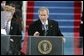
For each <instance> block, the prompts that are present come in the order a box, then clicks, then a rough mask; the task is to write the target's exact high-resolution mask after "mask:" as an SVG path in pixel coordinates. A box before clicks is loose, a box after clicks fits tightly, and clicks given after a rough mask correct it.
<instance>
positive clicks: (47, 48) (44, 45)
mask: <svg viewBox="0 0 84 56" xmlns="http://www.w3.org/2000/svg"><path fill="white" fill-rule="evenodd" d="M51 50H52V44H51V42H50V41H49V40H42V41H40V42H39V43H38V51H39V52H40V53H41V54H49V53H50V52H51Z"/></svg>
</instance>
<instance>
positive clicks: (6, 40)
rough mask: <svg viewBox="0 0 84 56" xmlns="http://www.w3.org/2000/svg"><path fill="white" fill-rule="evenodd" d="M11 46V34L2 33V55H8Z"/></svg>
mask: <svg viewBox="0 0 84 56" xmlns="http://www.w3.org/2000/svg"><path fill="white" fill-rule="evenodd" d="M9 46H10V36H8V35H1V55H7V52H8V51H9Z"/></svg>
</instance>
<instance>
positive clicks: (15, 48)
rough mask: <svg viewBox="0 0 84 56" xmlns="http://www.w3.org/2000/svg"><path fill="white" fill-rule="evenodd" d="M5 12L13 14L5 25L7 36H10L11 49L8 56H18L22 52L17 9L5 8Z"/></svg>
mask: <svg viewBox="0 0 84 56" xmlns="http://www.w3.org/2000/svg"><path fill="white" fill-rule="evenodd" d="M4 11H6V12H9V13H11V16H10V17H9V18H8V19H7V21H5V22H6V24H5V30H6V35H10V43H9V44H10V47H9V51H8V52H7V54H6V55H18V54H19V53H20V50H21V38H22V37H21V29H20V28H21V26H20V24H19V23H18V22H17V19H18V18H17V17H16V14H15V7H13V6H9V5H7V6H5V9H4Z"/></svg>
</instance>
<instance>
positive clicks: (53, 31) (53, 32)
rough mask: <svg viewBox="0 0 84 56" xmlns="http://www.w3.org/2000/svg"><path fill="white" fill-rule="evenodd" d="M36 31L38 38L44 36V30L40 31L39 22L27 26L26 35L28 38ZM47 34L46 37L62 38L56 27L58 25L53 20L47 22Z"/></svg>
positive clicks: (40, 24) (40, 25)
mask: <svg viewBox="0 0 84 56" xmlns="http://www.w3.org/2000/svg"><path fill="white" fill-rule="evenodd" d="M36 31H38V32H39V33H40V36H44V30H42V23H41V21H40V20H37V21H35V22H33V23H32V24H31V25H30V26H29V30H28V34H29V35H30V36H33V35H34V33H35V32H36ZM47 32H48V33H47V36H63V35H62V34H61V32H60V29H59V27H58V23H57V22H56V21H53V20H48V30H47Z"/></svg>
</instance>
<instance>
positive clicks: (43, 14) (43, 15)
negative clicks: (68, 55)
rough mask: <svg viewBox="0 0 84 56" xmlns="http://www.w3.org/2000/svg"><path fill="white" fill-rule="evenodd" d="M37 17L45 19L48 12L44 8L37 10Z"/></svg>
mask: <svg viewBox="0 0 84 56" xmlns="http://www.w3.org/2000/svg"><path fill="white" fill-rule="evenodd" d="M39 18H40V19H41V20H43V21H44V20H46V19H47V18H48V12H47V11H46V10H41V11H40V12H39Z"/></svg>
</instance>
